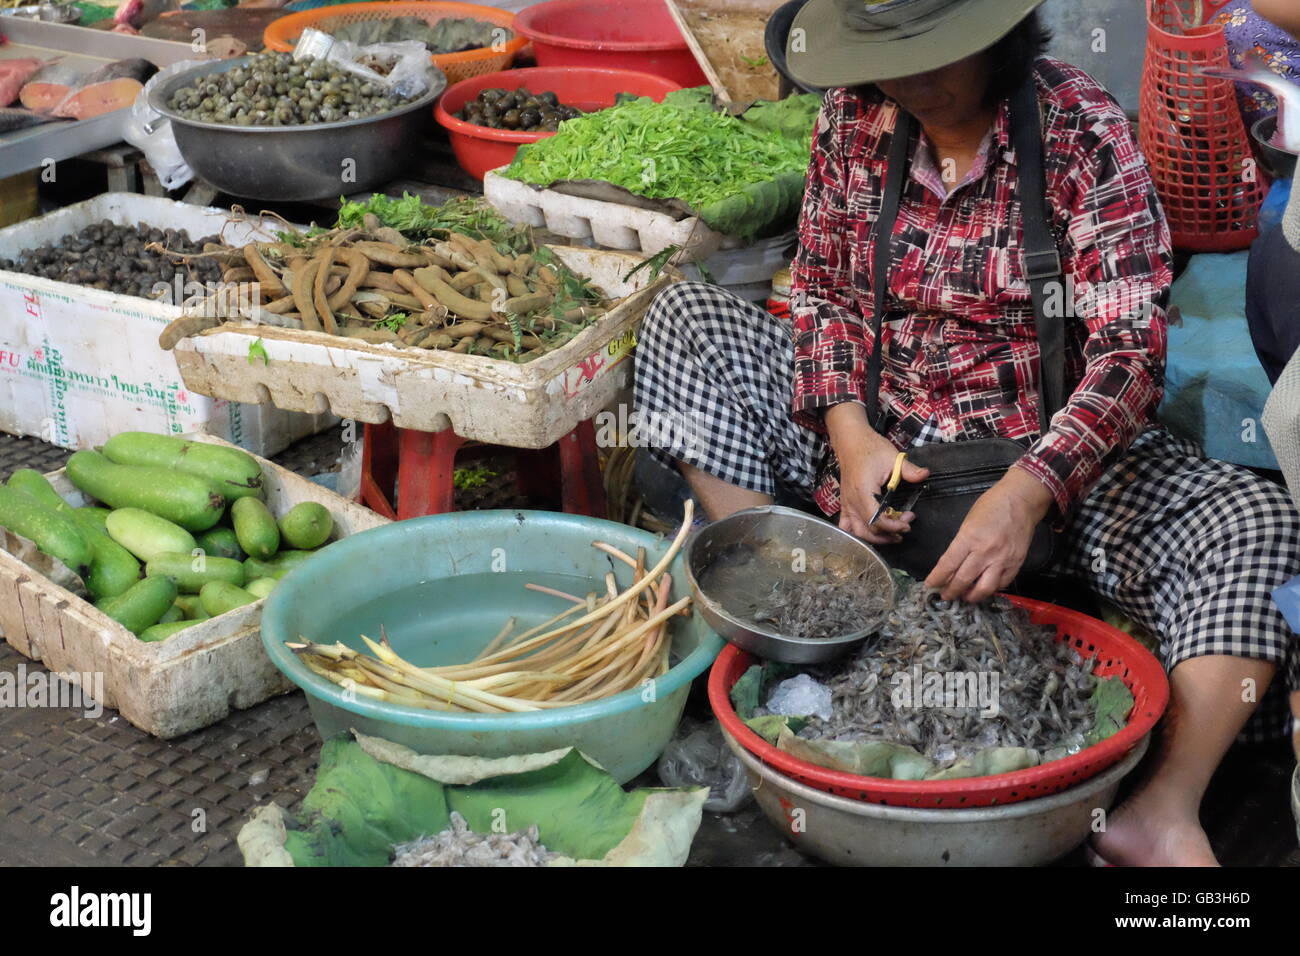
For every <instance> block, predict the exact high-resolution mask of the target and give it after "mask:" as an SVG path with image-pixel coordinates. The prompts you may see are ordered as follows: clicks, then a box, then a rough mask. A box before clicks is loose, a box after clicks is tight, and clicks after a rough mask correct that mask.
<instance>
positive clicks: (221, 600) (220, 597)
mask: <svg viewBox="0 0 1300 956" xmlns="http://www.w3.org/2000/svg"><path fill="white" fill-rule="evenodd" d="M252 500H254V499H251V498H241V499H240V501H252ZM164 580H166V579H165V578H164ZM256 600H257V597H256V596H255V595H252V594H249V593H248V592H247V591H245V590H244V589H243V588H240V587H236V586H235V585H233V584H229V583H227V582H225V581H209V582H208V583H207V584H205V585H203V590H201V591H200V592H199V603H200V604H202V605H203V610H205V611H207V612H208V613H209V614H210V615H212V616H213V617H217V616H218V615H220V614H225V613H226V612H227V611H233V610H234V609H235V608H237V607H243V606H244V605H245V604H252V603H253V602H254V601H256Z"/></svg>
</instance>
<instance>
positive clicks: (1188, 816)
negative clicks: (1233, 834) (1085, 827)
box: [1092, 787, 1219, 866]
mask: <svg viewBox="0 0 1300 956" xmlns="http://www.w3.org/2000/svg"><path fill="white" fill-rule="evenodd" d="M1092 849H1093V850H1094V851H1095V852H1096V854H1097V855H1098V856H1100V857H1101V858H1102V860H1103V861H1104V862H1106V863H1112V864H1114V865H1115V866H1218V865H1219V861H1218V860H1217V859H1215V856H1214V851H1213V850H1211V849H1210V841H1209V839H1208V838H1207V837H1206V836H1205V831H1204V830H1203V829H1201V824H1200V821H1199V820H1198V819H1197V816H1196V808H1195V807H1194V806H1193V807H1188V806H1187V805H1186V801H1185V800H1183V799H1167V798H1165V797H1164V796H1162V794H1161V793H1160V792H1159V791H1158V790H1156V789H1155V788H1152V787H1148V788H1146V789H1144V790H1140V791H1139V792H1137V793H1135V794H1133V795H1132V796H1131V797H1130V798H1129V799H1128V800H1126V801H1125V802H1124V803H1123V805H1121V806H1120V807H1119V808H1118V809H1116V810H1113V811H1112V812H1111V813H1110V814H1109V816H1108V819H1107V821H1106V829H1105V831H1104V832H1102V833H1098V834H1096V835H1094V836H1093V838H1092Z"/></svg>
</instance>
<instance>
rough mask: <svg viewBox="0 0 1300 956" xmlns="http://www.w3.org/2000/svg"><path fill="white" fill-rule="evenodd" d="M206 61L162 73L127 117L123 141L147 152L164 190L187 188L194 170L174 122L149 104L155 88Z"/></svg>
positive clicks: (189, 62) (176, 65) (177, 65)
mask: <svg viewBox="0 0 1300 956" xmlns="http://www.w3.org/2000/svg"><path fill="white" fill-rule="evenodd" d="M205 62H207V61H206V60H183V61H182V62H180V63H173V64H172V65H171V66H168V67H164V68H163V69H162V70H159V71H158V72H157V73H155V74H154V76H153V77H152V78H151V79H150V80H149V81H148V82H147V83H145V85H144V89H142V90H141V91H140V95H139V96H137V97H136V98H135V102H134V103H132V104H131V112H130V115H128V116H127V118H126V124H125V128H124V129H123V131H122V139H124V140H126V142H128V143H130V144H131V145H132V146H134V147H135V148H136V149H138V150H140V151H141V152H142V153H144V156H145V159H147V160H148V161H149V166H150V168H152V169H153V171H154V173H155V174H157V176H158V181H159V182H161V183H162V185H163V188H164V189H178V188H179V187H181V186H184V185H185V184H186V183H188V182H189V181H190V180H191V179H193V178H194V170H192V169H190V167H189V164H188V163H187V162H185V158H184V157H183V156H181V151H180V149H178V148H177V146H176V136H175V135H174V134H173V133H172V124H171V120H169V119H167V118H166V117H164V116H163V115H162V114H161V113H159V112H158V111H157V110H155V109H154V108H153V107H152V106H150V105H149V94H150V93H152V92H153V89H154V87H155V86H158V85H160V84H162V83H166V82H167V80H168V79H169V78H170V77H173V76H175V75H176V74H177V73H180V72H183V71H184V70H187V69H189V68H190V67H192V66H198V65H199V64H200V63H205Z"/></svg>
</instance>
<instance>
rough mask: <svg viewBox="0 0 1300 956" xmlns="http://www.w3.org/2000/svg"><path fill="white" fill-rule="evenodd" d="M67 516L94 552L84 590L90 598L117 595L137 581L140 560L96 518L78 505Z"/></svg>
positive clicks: (97, 598) (99, 598) (98, 598)
mask: <svg viewBox="0 0 1300 956" xmlns="http://www.w3.org/2000/svg"><path fill="white" fill-rule="evenodd" d="M69 517H70V518H72V523H73V524H75V525H76V526H77V527H78V528H80V529H81V533H82V534H83V535H85V537H86V542H87V543H88V544H89V545H90V551H91V554H92V555H93V559H92V560H91V563H90V575H89V577H87V578H86V579H85V581H86V590H87V591H89V592H90V595H91V597H93V598H94V599H95V600H97V601H98V600H102V599H104V598H109V597H116V596H117V595H119V594H121V593H123V592H124V591H126V589H127V588H129V587H130V586H131V585H133V584H135V582H136V581H139V580H140V562H139V561H137V560H136V559H135V556H134V555H132V554H131V552H130V551H128V550H127V549H126V548H124V547H122V546H121V545H120V544H118V543H117V542H116V541H114V540H113V539H112V538H111V537H109V534H108V531H107V530H105V528H104V527H103V525H101V524H100V519H99V518H98V517H96V516H94V515H89V514H85V513H84V512H83V511H81V510H80V509H77V508H74V509H72V511H71V513H70V514H69Z"/></svg>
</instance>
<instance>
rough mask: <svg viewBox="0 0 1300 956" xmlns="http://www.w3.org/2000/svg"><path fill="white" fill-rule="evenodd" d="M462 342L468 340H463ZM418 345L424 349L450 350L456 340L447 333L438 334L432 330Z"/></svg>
mask: <svg viewBox="0 0 1300 956" xmlns="http://www.w3.org/2000/svg"><path fill="white" fill-rule="evenodd" d="M462 341H468V340H467V339H463V340H462ZM418 344H419V346H420V348H422V349H449V348H451V347H452V346H453V345H455V344H456V340H455V339H453V338H452V337H451V336H450V335H447V334H446V333H445V332H437V331H434V330H432V329H431V330H430V331H429V334H428V335H426V336H425V337H424V338H423V339H421V340H420V342H419V343H418Z"/></svg>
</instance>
